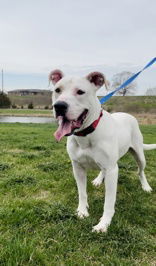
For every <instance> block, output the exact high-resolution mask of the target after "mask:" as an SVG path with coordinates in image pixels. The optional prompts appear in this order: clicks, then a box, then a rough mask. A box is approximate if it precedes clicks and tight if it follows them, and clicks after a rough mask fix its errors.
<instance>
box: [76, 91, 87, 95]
mask: <svg viewBox="0 0 156 266" xmlns="http://www.w3.org/2000/svg"><path fill="white" fill-rule="evenodd" d="M84 93H85V91H82V90H78V91H77V94H78V95H82V94H84Z"/></svg>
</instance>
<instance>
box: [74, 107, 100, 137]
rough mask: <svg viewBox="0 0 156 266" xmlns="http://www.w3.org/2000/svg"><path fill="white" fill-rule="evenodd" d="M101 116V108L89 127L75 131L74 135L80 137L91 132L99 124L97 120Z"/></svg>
mask: <svg viewBox="0 0 156 266" xmlns="http://www.w3.org/2000/svg"><path fill="white" fill-rule="evenodd" d="M102 116H103V112H102V110H101V113H100V115H99V118H98V119H97V120H95V121H94V122H93V123H92V124H91V125H90V126H89V127H86V128H85V129H83V130H81V131H78V132H75V133H74V135H76V136H80V137H85V136H87V135H88V134H90V133H92V132H93V131H94V130H95V129H96V127H97V125H98V124H99V121H100V119H101V117H102Z"/></svg>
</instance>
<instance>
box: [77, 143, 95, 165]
mask: <svg viewBox="0 0 156 266" xmlns="http://www.w3.org/2000/svg"><path fill="white" fill-rule="evenodd" d="M72 159H74V160H76V161H77V162H79V163H80V164H81V165H82V166H83V167H85V168H92V169H98V168H99V167H98V165H97V163H96V161H95V159H94V152H93V148H92V145H91V143H90V142H89V141H86V140H84V142H83V141H82V140H81V143H77V145H75V148H74V150H73V151H72Z"/></svg>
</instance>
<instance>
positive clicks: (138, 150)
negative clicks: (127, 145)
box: [130, 146, 152, 192]
mask: <svg viewBox="0 0 156 266" xmlns="http://www.w3.org/2000/svg"><path fill="white" fill-rule="evenodd" d="M130 152H131V153H132V155H133V157H134V158H135V160H136V162H137V164H138V173H139V179H140V182H141V186H142V189H143V190H144V191H147V192H151V191H152V188H151V187H150V185H149V184H148V182H147V179H146V175H145V173H144V169H145V166H146V160H145V155H144V151H143V147H140V146H139V147H137V146H136V147H135V148H134V147H133V148H131V149H130Z"/></svg>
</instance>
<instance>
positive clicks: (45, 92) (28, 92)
mask: <svg viewBox="0 0 156 266" xmlns="http://www.w3.org/2000/svg"><path fill="white" fill-rule="evenodd" d="M51 93H52V92H51V91H50V90H37V89H36V90H35V89H30V90H28V89H23V90H12V91H8V95H16V96H28V95H44V96H45V95H51Z"/></svg>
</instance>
